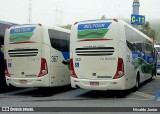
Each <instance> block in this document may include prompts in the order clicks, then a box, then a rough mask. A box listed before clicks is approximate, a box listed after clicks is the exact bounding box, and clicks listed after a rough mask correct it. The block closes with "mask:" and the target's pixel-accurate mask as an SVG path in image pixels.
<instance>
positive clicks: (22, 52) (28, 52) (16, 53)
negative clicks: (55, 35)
mask: <svg viewBox="0 0 160 114" xmlns="http://www.w3.org/2000/svg"><path fill="white" fill-rule="evenodd" d="M8 54H9V56H10V57H31V56H37V54H38V49H17V50H9V51H8Z"/></svg>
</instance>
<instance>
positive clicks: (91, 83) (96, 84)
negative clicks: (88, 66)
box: [90, 82, 99, 86]
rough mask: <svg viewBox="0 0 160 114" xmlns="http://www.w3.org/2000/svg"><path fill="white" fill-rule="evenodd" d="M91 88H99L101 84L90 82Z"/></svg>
mask: <svg viewBox="0 0 160 114" xmlns="http://www.w3.org/2000/svg"><path fill="white" fill-rule="evenodd" d="M90 85H91V86H99V82H90Z"/></svg>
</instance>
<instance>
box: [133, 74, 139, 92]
mask: <svg viewBox="0 0 160 114" xmlns="http://www.w3.org/2000/svg"><path fill="white" fill-rule="evenodd" d="M139 79H140V77H139V73H138V75H137V78H136V85H135V86H134V88H133V91H137V90H138V88H139V82H140V80H139Z"/></svg>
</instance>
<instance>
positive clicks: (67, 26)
mask: <svg viewBox="0 0 160 114" xmlns="http://www.w3.org/2000/svg"><path fill="white" fill-rule="evenodd" d="M71 26H72V25H70V24H68V25H62V26H60V27H62V28H65V29H68V30H71Z"/></svg>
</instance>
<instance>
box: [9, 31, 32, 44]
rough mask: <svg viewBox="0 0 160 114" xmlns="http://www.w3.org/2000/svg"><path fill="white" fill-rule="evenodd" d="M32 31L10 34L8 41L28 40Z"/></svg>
mask: <svg viewBox="0 0 160 114" xmlns="http://www.w3.org/2000/svg"><path fill="white" fill-rule="evenodd" d="M32 35H33V33H24V34H10V42H21V41H27V40H30V39H31V37H32Z"/></svg>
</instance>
